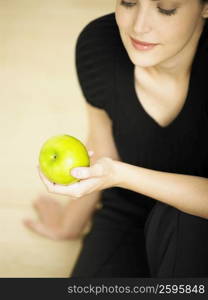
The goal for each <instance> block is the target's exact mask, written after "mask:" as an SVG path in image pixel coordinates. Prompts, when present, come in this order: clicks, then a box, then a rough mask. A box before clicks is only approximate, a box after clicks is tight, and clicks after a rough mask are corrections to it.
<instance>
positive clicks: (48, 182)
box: [38, 166, 55, 190]
mask: <svg viewBox="0 0 208 300" xmlns="http://www.w3.org/2000/svg"><path fill="white" fill-rule="evenodd" d="M38 172H39V176H40V179H41V180H42V181H43V183H44V184H45V186H46V187H47V188H48V189H49V190H50V189H51V188H52V187H53V186H54V185H55V183H53V182H51V181H50V180H48V178H47V177H46V176H45V175H44V174H43V173H42V172H41V170H40V167H39V166H38Z"/></svg>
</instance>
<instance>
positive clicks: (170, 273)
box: [70, 202, 208, 278]
mask: <svg viewBox="0 0 208 300" xmlns="http://www.w3.org/2000/svg"><path fill="white" fill-rule="evenodd" d="M70 277H106V278H110V277H163V278H176V277H208V220H206V219H203V218H199V217H195V216H192V215H189V214H185V213H182V212H181V211H178V210H177V209H175V208H172V207H170V206H168V205H165V204H162V203H159V202H158V203H157V204H156V205H155V206H154V208H153V209H152V211H151V212H150V215H149V217H148V219H147V222H146V224H145V228H144V227H143V228H142V227H140V228H136V227H135V226H128V227H127V228H126V229H124V228H123V227H122V229H121V228H119V226H117V227H115V226H112V227H110V225H109V224H108V225H105V224H104V223H103V224H99V223H96V222H95V223H94V224H93V226H92V228H91V231H90V232H89V233H88V234H87V235H86V236H85V238H84V240H83V247H82V249H81V252H80V255H79V257H78V260H77V262H76V264H75V266H74V269H73V270H72V273H71V274H70Z"/></svg>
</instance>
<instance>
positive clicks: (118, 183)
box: [113, 160, 125, 187]
mask: <svg viewBox="0 0 208 300" xmlns="http://www.w3.org/2000/svg"><path fill="white" fill-rule="evenodd" d="M124 164H125V163H123V162H121V161H117V160H116V161H114V183H113V186H115V187H122V186H123V172H124V171H123V167H124Z"/></svg>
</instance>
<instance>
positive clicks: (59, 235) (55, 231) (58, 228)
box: [23, 197, 69, 240]
mask: <svg viewBox="0 0 208 300" xmlns="http://www.w3.org/2000/svg"><path fill="white" fill-rule="evenodd" d="M33 206H34V208H35V209H36V211H37V214H38V216H39V220H38V221H35V220H31V219H25V220H23V223H24V225H25V226H26V227H27V228H29V229H31V230H33V231H35V232H36V233H39V234H41V235H43V236H46V237H48V238H51V239H53V240H58V239H67V238H69V236H68V235H67V232H66V229H65V228H64V224H63V220H64V211H65V208H64V206H63V205H61V204H60V203H59V202H58V201H56V200H54V199H51V198H48V197H39V198H38V199H37V200H36V201H35V202H34V204H33Z"/></svg>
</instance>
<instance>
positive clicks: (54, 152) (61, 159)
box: [39, 135, 90, 185]
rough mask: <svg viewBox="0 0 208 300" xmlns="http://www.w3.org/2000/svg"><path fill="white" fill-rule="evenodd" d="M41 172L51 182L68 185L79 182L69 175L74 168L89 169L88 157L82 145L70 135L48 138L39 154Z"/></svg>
mask: <svg viewBox="0 0 208 300" xmlns="http://www.w3.org/2000/svg"><path fill="white" fill-rule="evenodd" d="M39 164H40V170H41V172H42V173H43V174H44V175H45V176H46V177H47V178H48V179H49V180H50V181H52V182H54V183H58V184H63V185H68V184H72V183H74V182H77V181H80V179H78V178H75V177H73V176H72V175H71V173H70V171H71V169H73V168H75V167H89V165H90V157H89V155H88V151H87V149H86V147H85V146H84V144H83V143H82V142H81V141H80V140H78V139H77V138H75V137H73V136H70V135H58V136H53V137H51V138H49V139H48V140H47V141H46V142H45V143H44V144H43V146H42V148H41V150H40V154H39Z"/></svg>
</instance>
